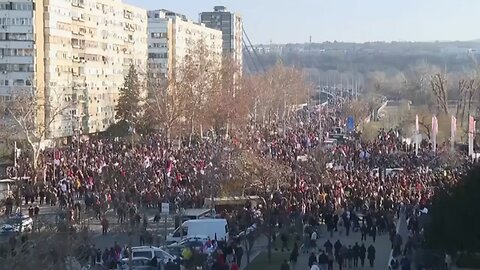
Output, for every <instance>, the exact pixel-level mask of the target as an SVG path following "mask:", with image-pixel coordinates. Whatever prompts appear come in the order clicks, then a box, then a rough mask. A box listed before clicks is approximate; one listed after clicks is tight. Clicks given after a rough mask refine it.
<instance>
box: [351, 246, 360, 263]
mask: <svg viewBox="0 0 480 270" xmlns="http://www.w3.org/2000/svg"><path fill="white" fill-rule="evenodd" d="M352 257H353V267H354V268H357V267H358V258H359V257H360V246H359V245H358V243H357V242H355V245H354V246H353V247H352Z"/></svg>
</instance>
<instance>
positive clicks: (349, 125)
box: [347, 116, 355, 132]
mask: <svg viewBox="0 0 480 270" xmlns="http://www.w3.org/2000/svg"><path fill="white" fill-rule="evenodd" d="M347 131H349V132H353V131H355V119H354V118H353V116H349V117H348V118H347Z"/></svg>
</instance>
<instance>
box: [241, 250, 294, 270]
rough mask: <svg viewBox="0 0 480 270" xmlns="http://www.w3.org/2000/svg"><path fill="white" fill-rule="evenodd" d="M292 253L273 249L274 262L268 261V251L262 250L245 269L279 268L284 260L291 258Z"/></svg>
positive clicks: (265, 269) (266, 269)
mask: <svg viewBox="0 0 480 270" xmlns="http://www.w3.org/2000/svg"><path fill="white" fill-rule="evenodd" d="M289 257H290V253H280V252H274V251H272V262H271V263H269V262H268V251H262V252H261V253H260V254H259V255H258V256H257V257H255V259H253V261H252V262H251V263H250V264H249V265H248V266H247V267H246V268H245V270H278V269H280V266H281V265H282V263H283V261H284V260H287V261H288V259H289Z"/></svg>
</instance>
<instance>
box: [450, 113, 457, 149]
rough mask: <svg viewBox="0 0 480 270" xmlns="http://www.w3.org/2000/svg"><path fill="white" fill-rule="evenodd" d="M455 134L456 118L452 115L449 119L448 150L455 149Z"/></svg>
mask: <svg viewBox="0 0 480 270" xmlns="http://www.w3.org/2000/svg"><path fill="white" fill-rule="evenodd" d="M456 134H457V118H455V116H453V115H452V118H451V121H450V150H451V151H452V152H453V151H454V150H455V137H456Z"/></svg>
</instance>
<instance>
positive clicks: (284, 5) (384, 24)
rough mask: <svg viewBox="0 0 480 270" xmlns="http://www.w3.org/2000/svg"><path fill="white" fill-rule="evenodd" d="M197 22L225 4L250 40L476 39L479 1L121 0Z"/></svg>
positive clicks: (478, 34) (264, 41)
mask: <svg viewBox="0 0 480 270" xmlns="http://www.w3.org/2000/svg"><path fill="white" fill-rule="evenodd" d="M123 1H125V2H127V3H130V4H133V5H136V6H139V7H143V8H146V9H160V8H165V9H169V10H172V11H175V12H178V13H183V14H185V15H187V16H188V17H189V18H191V19H192V20H198V14H199V13H200V12H201V11H210V10H212V9H213V6H215V5H225V6H227V8H228V9H229V10H230V11H235V12H238V13H240V14H241V15H242V16H243V18H244V27H245V30H246V31H247V34H248V35H249V36H250V39H251V40H252V43H254V44H258V43H269V42H270V41H272V42H273V43H287V42H290V43H303V42H307V41H308V40H309V36H312V41H313V42H323V41H333V40H337V41H355V42H365V41H392V40H393V41H434V40H472V39H477V38H480V15H478V14H479V13H478V12H479V11H480V1H479V0H123Z"/></svg>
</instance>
